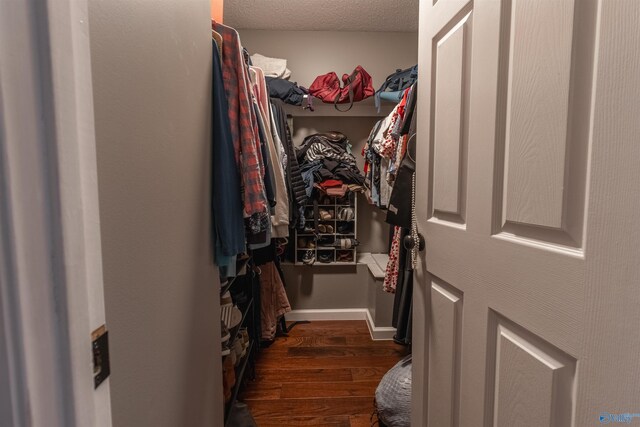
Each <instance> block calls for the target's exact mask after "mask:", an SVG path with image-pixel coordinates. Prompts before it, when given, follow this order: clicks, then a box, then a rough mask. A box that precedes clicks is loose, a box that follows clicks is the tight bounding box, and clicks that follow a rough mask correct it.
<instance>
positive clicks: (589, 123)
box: [412, 0, 640, 427]
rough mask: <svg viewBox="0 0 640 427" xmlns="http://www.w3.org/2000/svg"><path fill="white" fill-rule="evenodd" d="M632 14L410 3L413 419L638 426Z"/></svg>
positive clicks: (639, 86)
mask: <svg viewBox="0 0 640 427" xmlns="http://www.w3.org/2000/svg"><path fill="white" fill-rule="evenodd" d="M639 18H640V1H637V0H613V1H605V0H601V1H597V0H476V1H457V0H422V1H421V2H420V59H419V66H420V87H419V91H420V93H419V103H418V105H419V106H418V114H419V122H418V132H419V133H418V175H417V197H418V223H419V228H420V231H421V233H422V234H423V235H424V236H425V238H426V250H425V251H424V252H423V253H422V255H423V256H422V257H421V262H420V265H419V266H418V270H417V272H416V286H415V290H414V295H415V301H414V308H415V313H414V377H413V378H414V380H413V381H414V393H413V395H414V402H413V403H414V405H413V415H412V425H413V426H416V427H419V426H427V425H428V426H436V427H443V426H464V427H467V426H470V427H472V426H491V425H494V426H506V427H514V426H527V427H529V426H578V427H581V426H589V425H598V424H600V423H615V422H618V421H620V420H622V421H625V420H627V419H629V420H631V424H632V425H633V423H637V424H638V425H640V268H639V265H640V249H639V248H640V240H639V238H640V233H639V226H638V220H637V213H638V212H640V136H639V135H640V126H639V123H640V114H639V113H640V106H639V105H640V83H639V79H640V77H639V76H640V30H638V27H637V22H638V19H639ZM625 414H626V415H625ZM634 414H635V415H637V417H636V418H634Z"/></svg>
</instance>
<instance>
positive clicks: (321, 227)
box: [318, 224, 327, 234]
mask: <svg viewBox="0 0 640 427" xmlns="http://www.w3.org/2000/svg"><path fill="white" fill-rule="evenodd" d="M318 231H319V232H320V233H323V234H324V233H326V232H327V226H326V225H324V224H318Z"/></svg>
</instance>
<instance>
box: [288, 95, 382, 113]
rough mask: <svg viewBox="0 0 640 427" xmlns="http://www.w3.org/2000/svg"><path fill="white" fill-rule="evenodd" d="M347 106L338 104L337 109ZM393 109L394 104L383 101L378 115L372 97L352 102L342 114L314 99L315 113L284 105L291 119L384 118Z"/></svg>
mask: <svg viewBox="0 0 640 427" xmlns="http://www.w3.org/2000/svg"><path fill="white" fill-rule="evenodd" d="M348 106H349V105H348V104H346V105H345V104H340V105H338V108H341V109H345V108H347V107H348ZM394 107H395V104H390V103H387V102H384V101H383V102H382V104H381V106H380V112H379V113H378V110H377V108H376V106H375V103H374V97H373V96H371V97H369V98H367V99H365V100H364V101H360V102H354V103H353V107H352V108H351V110H349V111H345V112H342V111H338V110H336V109H335V108H334V106H333V104H325V103H324V102H322V101H320V100H319V99H318V98H315V97H314V98H313V108H314V110H315V111H309V110H305V109H303V108H302V107H301V106H298V105H290V104H286V105H285V111H286V112H287V114H290V115H292V116H293V117H314V116H315V117H340V116H343V117H385V116H388V115H389V113H391V110H393V108H394Z"/></svg>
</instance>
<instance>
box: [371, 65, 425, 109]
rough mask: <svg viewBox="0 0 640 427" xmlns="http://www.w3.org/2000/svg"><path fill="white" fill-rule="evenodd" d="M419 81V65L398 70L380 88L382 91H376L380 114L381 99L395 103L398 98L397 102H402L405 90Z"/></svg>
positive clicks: (376, 101) (376, 102)
mask: <svg viewBox="0 0 640 427" xmlns="http://www.w3.org/2000/svg"><path fill="white" fill-rule="evenodd" d="M417 80H418V66H417V65H414V66H413V67H411V68H407V69H406V70H401V69H397V70H396V72H395V73H393V74H391V75H390V76H388V77H387V78H386V79H385V81H384V83H383V84H382V86H380V89H378V90H377V91H376V98H375V104H376V108H378V112H379V111H380V98H382V99H384V100H387V101H393V102H396V101H395V99H396V98H398V101H397V102H400V100H401V99H402V94H403V93H404V90H405V89H407V88H408V87H410V86H412V85H413V84H414V83H415V82H416V81H417Z"/></svg>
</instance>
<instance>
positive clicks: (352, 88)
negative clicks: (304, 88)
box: [309, 65, 375, 112]
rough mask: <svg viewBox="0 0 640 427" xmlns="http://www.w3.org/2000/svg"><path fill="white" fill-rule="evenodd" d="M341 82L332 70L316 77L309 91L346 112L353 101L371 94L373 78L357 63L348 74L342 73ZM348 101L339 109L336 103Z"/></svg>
mask: <svg viewBox="0 0 640 427" xmlns="http://www.w3.org/2000/svg"><path fill="white" fill-rule="evenodd" d="M342 82H344V86H343V85H341V81H340V79H339V78H338V75H337V74H336V73H334V72H333V71H332V72H330V73H327V74H323V75H321V76H318V77H316V79H315V80H314V81H313V83H312V84H311V87H309V93H310V94H311V95H313V96H315V97H316V98H319V99H320V100H322V102H326V103H333V106H334V107H335V109H336V110H338V111H342V112H346V111H349V110H350V109H351V108H352V107H353V103H354V102H358V101H362V100H363V99H366V98H369V97H370V96H373V94H374V93H375V90H374V89H373V84H372V83H373V80H372V79H371V76H370V75H369V73H367V72H366V70H365V69H364V68H362V67H361V66H360V65H358V66H357V67H356V68H355V70H353V73H351V74H350V75H347V74H344V75H343V76H342ZM347 103H349V108H347V109H346V110H341V109H340V108H338V104H347Z"/></svg>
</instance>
